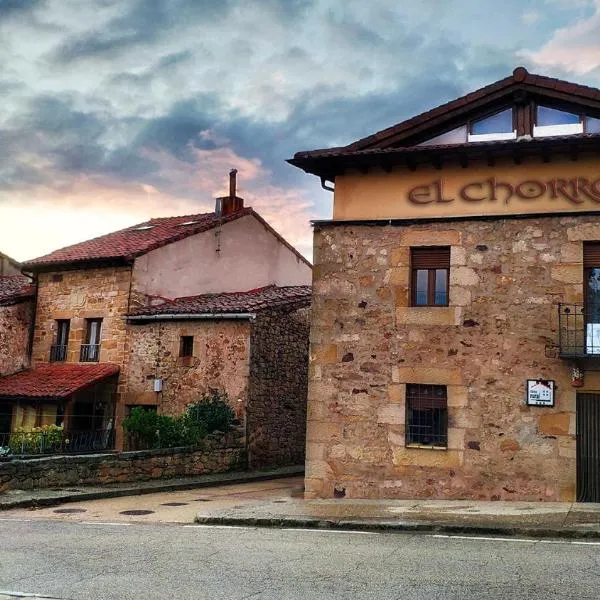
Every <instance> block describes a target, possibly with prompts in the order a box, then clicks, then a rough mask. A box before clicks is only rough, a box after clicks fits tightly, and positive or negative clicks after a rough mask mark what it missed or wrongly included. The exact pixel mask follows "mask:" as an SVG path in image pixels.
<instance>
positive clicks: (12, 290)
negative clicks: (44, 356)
mask: <svg viewBox="0 0 600 600" xmlns="http://www.w3.org/2000/svg"><path fill="white" fill-rule="evenodd" d="M33 296H35V287H34V285H33V284H32V283H31V280H30V279H29V278H28V277H25V276H23V275H5V276H4V277H0V306H7V305H8V304H15V303H17V302H20V301H21V300H25V299H26V298H33Z"/></svg>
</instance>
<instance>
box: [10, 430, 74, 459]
mask: <svg viewBox="0 0 600 600" xmlns="http://www.w3.org/2000/svg"><path fill="white" fill-rule="evenodd" d="M62 443H63V428H62V427H59V426H58V425H43V426H42V427H34V428H33V429H16V430H15V431H13V432H12V433H11V435H10V439H9V441H8V447H9V448H10V451H11V452H12V454H47V453H51V452H56V451H57V450H58V449H60V447H61V446H62ZM65 443H66V440H65Z"/></svg>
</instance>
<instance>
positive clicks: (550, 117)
mask: <svg viewBox="0 0 600 600" xmlns="http://www.w3.org/2000/svg"><path fill="white" fill-rule="evenodd" d="M578 133H583V116H582V115H581V114H577V113H572V112H568V111H566V110H559V109H557V108H550V107H549V106H538V107H537V111H536V120H535V125H534V126H533V137H548V136H553V135H576V134H578Z"/></svg>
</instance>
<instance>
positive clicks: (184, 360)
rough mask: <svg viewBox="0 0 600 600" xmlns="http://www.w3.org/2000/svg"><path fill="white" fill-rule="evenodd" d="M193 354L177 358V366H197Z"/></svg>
mask: <svg viewBox="0 0 600 600" xmlns="http://www.w3.org/2000/svg"><path fill="white" fill-rule="evenodd" d="M194 358H195V357H193V356H180V357H178V358H177V366H179V367H193V366H195V361H194Z"/></svg>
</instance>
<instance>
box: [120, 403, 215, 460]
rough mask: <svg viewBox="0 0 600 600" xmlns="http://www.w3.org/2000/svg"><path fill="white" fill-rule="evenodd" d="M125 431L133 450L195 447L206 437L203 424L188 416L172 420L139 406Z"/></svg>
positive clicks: (124, 426)
mask: <svg viewBox="0 0 600 600" xmlns="http://www.w3.org/2000/svg"><path fill="white" fill-rule="evenodd" d="M123 428H124V429H125V431H126V432H127V433H129V444H130V446H131V447H132V449H138V450H141V449H154V448H176V447H178V446H194V445H195V444H197V443H198V442H199V441H200V440H201V439H202V438H203V437H204V436H205V435H206V429H205V428H204V427H203V426H202V424H201V423H197V422H195V421H193V420H192V419H190V418H189V415H188V414H187V413H185V414H183V415H181V416H179V417H169V416H167V415H159V414H157V413H156V412H155V411H152V410H147V409H145V408H143V407H139V406H138V407H135V408H133V409H132V410H131V412H130V414H129V416H128V417H127V418H126V419H125V420H124V421H123Z"/></svg>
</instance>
